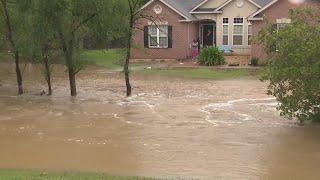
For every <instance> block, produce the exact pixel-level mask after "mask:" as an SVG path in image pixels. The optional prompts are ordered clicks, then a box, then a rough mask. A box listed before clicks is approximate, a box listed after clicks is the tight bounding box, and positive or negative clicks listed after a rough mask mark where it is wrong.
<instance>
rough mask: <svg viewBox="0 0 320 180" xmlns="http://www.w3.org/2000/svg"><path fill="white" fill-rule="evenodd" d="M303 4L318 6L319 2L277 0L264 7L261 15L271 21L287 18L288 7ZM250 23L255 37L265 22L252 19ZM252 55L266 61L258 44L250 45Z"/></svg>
mask: <svg viewBox="0 0 320 180" xmlns="http://www.w3.org/2000/svg"><path fill="white" fill-rule="evenodd" d="M305 6H313V7H314V6H319V3H318V2H316V1H315V0H306V2H305V3H304V4H300V5H296V4H292V3H290V2H289V1H288V0H279V1H278V2H277V3H275V4H273V5H272V6H270V7H269V8H268V9H266V10H265V11H264V12H263V15H265V16H266V17H267V18H268V19H269V20H270V21H271V22H272V23H276V21H277V19H281V18H289V10H290V9H294V8H301V7H305ZM252 25H253V26H252V31H253V36H254V37H257V36H258V34H259V32H260V30H261V29H262V28H263V26H264V25H265V24H264V22H263V21H253V22H252ZM252 57H258V58H259V59H261V60H264V61H266V58H265V53H264V51H263V49H262V48H261V47H260V46H259V45H258V44H253V45H252Z"/></svg>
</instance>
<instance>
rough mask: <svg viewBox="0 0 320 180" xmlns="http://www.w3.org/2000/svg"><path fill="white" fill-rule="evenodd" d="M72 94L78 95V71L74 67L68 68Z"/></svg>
mask: <svg viewBox="0 0 320 180" xmlns="http://www.w3.org/2000/svg"><path fill="white" fill-rule="evenodd" d="M68 71H69V82H70V91H71V96H73V97H75V96H77V85H76V73H75V72H74V70H73V68H68Z"/></svg>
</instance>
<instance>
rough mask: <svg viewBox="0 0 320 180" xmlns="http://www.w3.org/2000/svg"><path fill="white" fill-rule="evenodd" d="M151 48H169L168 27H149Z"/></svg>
mask: <svg viewBox="0 0 320 180" xmlns="http://www.w3.org/2000/svg"><path fill="white" fill-rule="evenodd" d="M149 47H151V48H167V47H168V26H149Z"/></svg>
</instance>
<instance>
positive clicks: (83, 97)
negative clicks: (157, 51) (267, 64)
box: [0, 64, 320, 179]
mask: <svg viewBox="0 0 320 180" xmlns="http://www.w3.org/2000/svg"><path fill="white" fill-rule="evenodd" d="M8 69H13V68H12V66H11V65H8V64H1V65H0V149H1V153H0V168H2V169H45V170H62V171H64V170H77V171H86V172H107V173H111V174H123V175H141V176H152V177H188V178H200V179H217V178H222V179H305V178H306V177H307V179H319V176H320V172H319V162H320V151H319V150H320V143H319V139H320V127H319V126H317V125H305V126H299V125H298V124H296V121H291V120H288V119H285V118H283V117H280V115H279V112H278V111H277V110H276V106H277V102H276V100H275V99H274V98H273V97H270V96H267V95H266V86H267V84H266V83H262V82H260V81H259V80H257V79H256V78H240V79H229V80H223V81H215V80H200V79H178V78H165V77H157V76H147V77H146V76H141V75H133V86H134V89H133V90H134V95H133V96H132V97H130V98H126V97H125V96H124V95H125V92H124V90H125V87H124V82H123V77H122V75H121V74H120V73H118V72H109V71H107V70H104V69H100V68H89V69H87V70H84V71H83V72H81V73H80V74H79V76H78V88H79V96H78V97H76V98H71V97H69V89H68V88H69V87H68V81H67V79H66V75H64V74H63V70H62V68H61V67H60V68H59V67H56V71H59V73H55V76H54V79H53V83H54V95H53V96H52V97H47V96H39V94H40V92H41V91H42V90H45V89H46V87H45V86H44V85H45V83H44V82H43V80H42V78H41V76H40V73H39V72H38V71H37V70H36V69H35V67H32V66H30V65H27V66H26V67H25V68H24V75H25V76H26V79H25V86H26V89H27V93H26V94H25V95H23V96H17V95H16V85H15V76H14V73H13V72H12V71H11V70H8ZM57 69H59V70H57Z"/></svg>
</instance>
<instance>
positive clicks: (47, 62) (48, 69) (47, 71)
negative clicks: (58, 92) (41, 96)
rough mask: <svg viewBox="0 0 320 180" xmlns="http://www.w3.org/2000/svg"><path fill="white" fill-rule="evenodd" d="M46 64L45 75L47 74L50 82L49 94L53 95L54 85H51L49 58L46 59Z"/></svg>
mask: <svg viewBox="0 0 320 180" xmlns="http://www.w3.org/2000/svg"><path fill="white" fill-rule="evenodd" d="M44 66H45V71H46V72H45V73H46V74H45V75H46V81H47V84H48V96H51V95H52V85H51V68H50V63H49V60H48V58H45V59H44Z"/></svg>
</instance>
